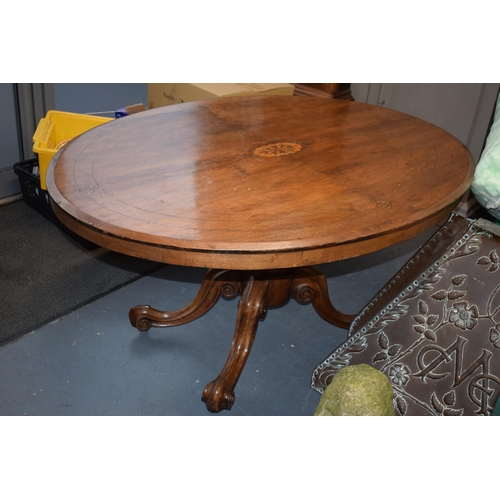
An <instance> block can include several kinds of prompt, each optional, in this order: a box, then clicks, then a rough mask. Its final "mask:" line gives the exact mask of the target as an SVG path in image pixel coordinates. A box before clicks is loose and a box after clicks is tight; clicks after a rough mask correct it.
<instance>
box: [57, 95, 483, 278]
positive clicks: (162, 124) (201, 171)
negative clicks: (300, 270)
mask: <svg viewBox="0 0 500 500" xmlns="http://www.w3.org/2000/svg"><path fill="white" fill-rule="evenodd" d="M473 172H474V162H473V160H472V158H471V155H470V153H469V151H468V150H467V148H466V147H465V146H464V145H463V144H462V143H461V142H460V141H458V140H457V139H456V138H454V137H453V136H451V135H450V134H448V133H447V132H445V131H444V130H442V129H440V128H438V127H436V126H434V125H431V124H429V123H427V122H424V121H422V120H420V119H418V118H415V117H412V116H409V115H406V114H402V113H399V112H396V111H392V110H388V109H384V108H381V107H377V106H371V105H367V104H361V103H356V102H350V101H341V100H334V99H324V98H313V97H292V96H252V97H234V98H224V99H215V100H210V101H200V102H192V103H184V104H179V105H173V106H167V107H162V108H158V109H152V110H148V111H144V112H141V113H137V114H135V115H131V116H128V117H125V118H120V119H117V120H114V121H111V122H108V123H106V124H103V125H101V126H99V127H96V128H94V129H92V130H90V131H88V132H86V133H84V134H82V135H81V136H79V137H77V138H76V139H74V140H73V141H72V142H71V143H69V144H68V145H67V146H66V147H65V149H64V150H63V151H62V152H61V153H60V154H59V155H58V156H57V157H56V158H55V159H54V161H53V162H52V163H51V165H50V168H49V171H48V174H47V188H48V192H49V194H50V196H51V198H52V206H53V208H54V211H55V212H56V214H57V215H58V216H59V217H60V218H61V219H62V220H63V222H64V223H65V224H66V225H67V226H69V227H70V228H71V229H73V230H74V231H75V232H77V233H78V234H80V235H82V236H84V237H85V238H87V239H89V240H91V241H94V242H96V243H97V244H99V245H102V246H104V247H108V248H111V249H112V250H117V251H120V252H123V253H128V254H131V255H135V256H139V257H143V258H148V259H151V260H157V261H161V262H167V263H171V264H179V265H188V266H197V267H212V268H224V269H241V270H245V269H247V270H251V269H279V268H290V267H296V266H306V265H315V264H320V263H325V262H331V261H335V260H340V259H344V258H348V257H354V256H357V255H361V254H364V253H369V252H372V251H375V250H378V249H380V248H383V247H386V246H389V245H392V244H395V243H398V242H400V241H403V240H405V239H408V238H410V237H412V236H415V235H416V234H418V233H420V232H422V231H424V230H426V229H427V228H429V227H431V226H432V225H434V224H436V223H437V222H438V221H439V220H441V219H442V218H443V217H445V216H446V215H448V214H449V213H450V212H451V210H452V209H453V207H454V206H455V205H456V204H457V203H458V202H459V200H460V198H461V197H462V195H463V194H464V192H465V191H466V190H467V188H468V187H469V186H470V183H471V182H472V178H473Z"/></svg>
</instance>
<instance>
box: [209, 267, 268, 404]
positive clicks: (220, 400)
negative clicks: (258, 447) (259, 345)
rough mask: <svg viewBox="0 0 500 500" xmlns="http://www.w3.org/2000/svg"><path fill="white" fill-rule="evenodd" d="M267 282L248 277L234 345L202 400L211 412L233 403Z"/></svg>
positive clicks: (264, 298)
mask: <svg viewBox="0 0 500 500" xmlns="http://www.w3.org/2000/svg"><path fill="white" fill-rule="evenodd" d="M268 287H269V281H268V280H259V279H254V278H253V277H250V278H249V280H248V281H247V284H246V287H245V289H244V290H243V294H242V297H241V300H240V303H239V306H238V315H237V318H236V327H235V330H234V338H233V343H232V344H231V349H230V351H229V354H228V357H227V360H226V363H225V365H224V367H223V368H222V370H221V372H220V374H219V376H218V377H217V378H216V379H215V380H213V381H212V382H210V383H209V384H208V385H207V386H206V388H205V390H204V391H203V395H202V397H201V400H202V401H203V402H204V403H205V404H206V406H207V409H208V410H209V411H211V412H212V413H218V412H220V411H222V410H230V409H231V407H232V406H233V404H234V398H235V396H234V388H235V386H236V384H237V382H238V379H239V378H240V375H241V372H242V371H243V368H244V366H245V363H246V361H247V359H248V355H249V354H250V350H251V348H252V344H253V341H254V338H255V334H256V332H257V325H258V321H259V319H261V316H262V315H263V314H264V313H265V311H266V295H267V291H268Z"/></svg>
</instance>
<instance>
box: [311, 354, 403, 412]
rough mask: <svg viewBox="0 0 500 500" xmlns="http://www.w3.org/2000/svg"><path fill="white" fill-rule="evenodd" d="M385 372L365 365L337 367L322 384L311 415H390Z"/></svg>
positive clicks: (390, 398) (389, 387)
mask: <svg viewBox="0 0 500 500" xmlns="http://www.w3.org/2000/svg"><path fill="white" fill-rule="evenodd" d="M393 397H394V392H393V389H392V385H391V383H390V381H389V379H388V378H387V375H385V374H383V373H382V372H381V371H379V370H377V369H375V368H373V367H371V366H369V365H366V364H361V365H352V366H346V367H345V368H342V369H340V370H339V371H338V372H337V373H336V374H335V376H334V377H333V379H332V381H331V382H330V384H328V386H327V387H326V389H325V391H324V392H323V395H322V396H321V399H320V401H319V404H318V407H317V408H316V411H315V412H314V415H315V416H394V403H393Z"/></svg>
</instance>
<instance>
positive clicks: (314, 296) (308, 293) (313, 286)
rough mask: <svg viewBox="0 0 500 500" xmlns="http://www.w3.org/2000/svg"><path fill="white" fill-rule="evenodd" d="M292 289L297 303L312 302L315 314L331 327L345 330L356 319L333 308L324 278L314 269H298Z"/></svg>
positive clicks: (353, 315)
mask: <svg viewBox="0 0 500 500" xmlns="http://www.w3.org/2000/svg"><path fill="white" fill-rule="evenodd" d="M292 288H293V292H294V294H295V300H296V301H297V302H300V303H301V304H309V303H310V302H312V304H313V306H314V309H315V310H316V312H317V313H318V314H319V315H320V316H321V317H322V318H323V319H324V320H325V321H328V323H331V324H332V325H335V326H338V327H339V328H346V329H347V328H349V326H350V324H351V323H352V322H353V321H354V318H355V317H356V315H355V314H343V313H341V312H340V311H338V310H337V309H335V307H333V305H332V303H331V301H330V297H329V295H328V285H327V283H326V279H325V276H324V275H323V273H321V272H320V271H318V270H317V269H315V268H314V267H303V268H301V269H298V270H297V273H296V277H295V278H294V280H293V283H292Z"/></svg>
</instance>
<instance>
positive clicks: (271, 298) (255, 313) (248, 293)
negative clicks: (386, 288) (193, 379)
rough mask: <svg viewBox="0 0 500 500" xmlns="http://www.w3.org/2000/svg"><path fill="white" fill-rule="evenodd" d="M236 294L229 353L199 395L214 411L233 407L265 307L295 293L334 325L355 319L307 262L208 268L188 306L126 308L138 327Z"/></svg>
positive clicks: (172, 322) (191, 315) (189, 317)
mask: <svg viewBox="0 0 500 500" xmlns="http://www.w3.org/2000/svg"><path fill="white" fill-rule="evenodd" d="M238 294H241V299H240V302H239V305H238V314H237V318H236V327H235V331H234V338H233V342H232V345H231V349H230V351H229V355H228V357H227V360H226V363H225V365H224V367H223V368H222V370H221V372H220V374H219V376H218V377H217V378H216V379H215V380H214V381H212V382H210V383H209V384H208V385H207V386H206V388H205V390H204V392H203V396H202V401H203V402H204V403H205V404H206V405H207V408H208V410H209V411H211V412H214V413H217V412H220V411H221V410H230V409H231V407H232V406H233V403H234V388H235V386H236V383H237V382H238V379H239V377H240V375H241V372H242V371H243V367H244V366H245V363H246V360H247V358H248V355H249V354H250V350H251V348H252V344H253V340H254V338H255V334H256V332H257V325H258V321H259V320H262V319H264V318H265V316H266V313H267V310H268V308H270V307H280V306H283V305H285V304H286V303H287V302H288V301H289V300H290V298H294V299H295V300H297V301H298V302H300V303H302V304H309V303H312V304H313V306H314V308H315V310H316V311H317V313H318V314H319V315H320V316H321V317H322V318H323V319H324V320H325V321H328V322H329V323H331V324H333V325H335V326H338V327H341V328H349V325H350V323H351V322H352V320H353V319H354V316H351V315H346V314H342V313H340V312H339V311H337V309H335V308H334V307H333V305H332V303H331V302H330V298H329V296H328V287H327V284H326V280H325V277H324V276H323V274H322V273H320V272H319V271H318V270H316V269H314V268H312V267H303V268H298V269H279V270H270V271H224V270H217V269H212V270H210V271H209V272H208V273H207V275H206V276H205V279H204V280H203V283H202V285H201V288H200V290H199V292H198V294H197V296H196V297H195V299H194V300H193V302H191V304H189V305H188V306H187V307H185V308H183V309H180V310H178V311H174V312H164V311H159V310H157V309H153V308H152V307H150V306H136V307H133V308H132V309H131V310H130V314H129V316H130V322H131V323H132V325H133V326H135V327H136V328H137V329H138V330H140V331H147V330H149V328H150V327H152V326H154V327H167V326H176V325H182V324H185V323H188V322H190V321H193V320H195V319H197V318H199V317H200V316H202V315H203V314H204V313H206V312H207V311H208V310H209V309H210V308H211V307H212V306H213V305H214V304H215V303H216V302H217V299H218V298H219V297H220V296H221V295H222V296H223V297H225V298H232V297H235V296H236V295H238Z"/></svg>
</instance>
